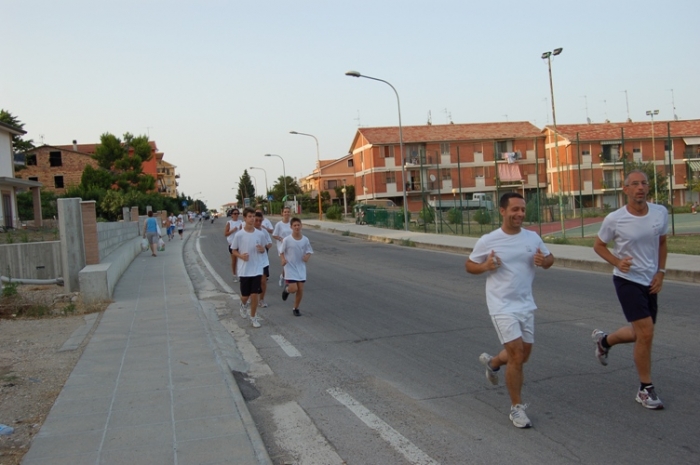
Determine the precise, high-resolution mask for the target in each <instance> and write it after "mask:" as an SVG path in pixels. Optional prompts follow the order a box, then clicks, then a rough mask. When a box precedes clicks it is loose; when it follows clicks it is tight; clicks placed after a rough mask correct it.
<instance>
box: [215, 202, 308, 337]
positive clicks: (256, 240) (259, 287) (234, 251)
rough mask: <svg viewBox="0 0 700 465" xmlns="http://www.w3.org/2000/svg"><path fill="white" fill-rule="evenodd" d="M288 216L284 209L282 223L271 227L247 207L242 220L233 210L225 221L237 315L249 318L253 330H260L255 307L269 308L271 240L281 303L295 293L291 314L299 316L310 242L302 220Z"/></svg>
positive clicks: (257, 213)
mask: <svg viewBox="0 0 700 465" xmlns="http://www.w3.org/2000/svg"><path fill="white" fill-rule="evenodd" d="M290 216H291V212H290V209H289V207H284V208H283V210H282V220H281V221H279V222H278V223H277V224H276V225H275V227H274V228H273V227H272V223H270V221H269V220H268V219H267V218H265V217H264V215H263V212H262V210H260V209H257V210H256V209H253V208H250V207H246V208H244V209H243V212H242V217H243V218H242V219H241V218H240V217H241V211H240V210H239V209H238V208H234V209H233V210H231V214H230V218H229V220H228V221H227V222H226V227H225V229H224V236H226V239H227V241H228V249H229V253H230V254H231V271H232V273H233V279H234V282H239V284H240V294H241V304H240V315H241V318H244V319H249V320H250V323H251V325H252V326H253V328H259V327H260V318H259V316H258V314H257V310H258V308H259V307H260V308H266V307H267V306H268V304H267V303H266V302H265V296H266V294H267V281H268V279H269V277H270V260H269V257H268V253H269V250H270V248H271V247H272V240H273V239H274V240H275V242H276V246H277V254H278V256H279V259H280V264H281V265H282V274H280V278H279V285H280V287H282V300H284V301H286V300H287V298H288V297H289V295H290V294H294V295H295V297H294V307H293V308H292V314H293V315H294V316H301V310H300V309H299V305H300V304H301V299H302V298H303V295H304V283H305V282H306V262H308V261H309V258H311V254H313V249H312V248H311V244H310V242H309V239H308V238H307V237H306V236H304V235H303V234H302V233H301V229H302V224H301V220H300V219H299V218H290Z"/></svg>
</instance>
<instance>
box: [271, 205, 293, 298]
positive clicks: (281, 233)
mask: <svg viewBox="0 0 700 465" xmlns="http://www.w3.org/2000/svg"><path fill="white" fill-rule="evenodd" d="M290 213H291V210H290V209H289V207H284V208H283V209H282V221H278V222H277V224H275V228H274V229H273V230H272V238H273V239H274V240H276V241H277V255H279V254H281V253H282V252H281V250H282V240H283V239H284V238H285V237H287V236H289V235H290V234H292V228H291V227H290V223H289V215H290ZM279 285H280V287H282V286H283V285H284V270H282V274H280V280H279Z"/></svg>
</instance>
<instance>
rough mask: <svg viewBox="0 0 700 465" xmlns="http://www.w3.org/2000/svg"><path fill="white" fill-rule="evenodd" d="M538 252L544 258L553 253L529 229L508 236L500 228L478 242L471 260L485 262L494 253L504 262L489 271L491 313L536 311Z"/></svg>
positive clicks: (487, 291) (488, 292) (488, 297)
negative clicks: (533, 288)
mask: <svg viewBox="0 0 700 465" xmlns="http://www.w3.org/2000/svg"><path fill="white" fill-rule="evenodd" d="M537 249H540V252H542V253H543V254H544V255H545V256H546V255H549V253H550V252H549V250H548V249H547V247H546V246H545V245H544V242H542V238H541V237H540V236H538V235H537V233H534V232H532V231H528V230H527V229H521V230H520V232H519V233H518V234H506V233H505V232H503V229H497V230H496V231H493V232H490V233H489V234H486V235H484V236H482V237H481V239H479V240H478V241H477V242H476V245H475V246H474V250H473V251H472V253H471V254H470V255H469V260H471V261H473V262H474V263H483V262H484V261H485V260H486V259H487V258H488V256H489V254H491V251H492V250H493V251H494V252H496V256H497V257H498V258H500V259H501V266H500V267H499V268H498V269H496V270H495V271H490V272H488V276H487V278H486V305H487V306H488V307H489V314H491V315H498V314H504V313H516V312H525V311H529V310H535V309H536V308H537V305H535V299H534V298H533V296H532V281H533V280H534V279H535V253H537Z"/></svg>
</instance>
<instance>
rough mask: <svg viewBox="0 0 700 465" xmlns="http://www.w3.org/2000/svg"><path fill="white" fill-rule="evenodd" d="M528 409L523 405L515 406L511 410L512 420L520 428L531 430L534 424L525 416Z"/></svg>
mask: <svg viewBox="0 0 700 465" xmlns="http://www.w3.org/2000/svg"><path fill="white" fill-rule="evenodd" d="M526 408H527V405H523V404H517V405H513V406H512V407H511V408H510V420H511V421H512V422H513V424H514V425H515V426H516V427H518V428H530V427H531V426H532V422H530V419H529V418H528V417H527V415H526V414H525V409H526Z"/></svg>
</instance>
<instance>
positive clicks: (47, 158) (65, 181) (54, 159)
mask: <svg viewBox="0 0 700 465" xmlns="http://www.w3.org/2000/svg"><path fill="white" fill-rule="evenodd" d="M66 147H67V146H52V145H42V146H41V147H36V148H34V149H33V150H30V151H28V152H27V153H26V154H24V166H25V168H24V169H22V170H21V171H17V174H16V176H17V177H18V178H21V179H26V180H28V181H37V182H40V183H41V184H42V185H43V189H44V190H45V191H49V192H54V193H55V194H57V195H62V194H64V193H65V192H66V189H67V188H69V187H72V186H77V185H78V184H80V179H81V177H82V175H83V170H84V169H85V166H87V165H90V166H92V167H93V168H97V161H95V160H94V159H93V158H92V157H91V156H90V155H89V154H87V153H84V152H80V151H77V150H73V147H72V146H71V148H70V149H69V148H66Z"/></svg>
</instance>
